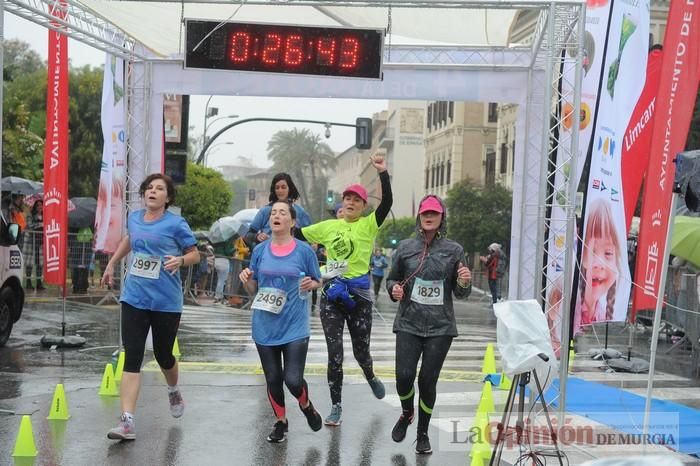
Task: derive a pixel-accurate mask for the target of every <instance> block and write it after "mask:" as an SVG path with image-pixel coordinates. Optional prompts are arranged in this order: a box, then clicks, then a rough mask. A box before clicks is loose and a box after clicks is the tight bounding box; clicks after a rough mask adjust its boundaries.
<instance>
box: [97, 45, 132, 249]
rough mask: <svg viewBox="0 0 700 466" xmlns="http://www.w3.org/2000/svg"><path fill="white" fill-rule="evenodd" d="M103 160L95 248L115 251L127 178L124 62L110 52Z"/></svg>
mask: <svg viewBox="0 0 700 466" xmlns="http://www.w3.org/2000/svg"><path fill="white" fill-rule="evenodd" d="M101 122H102V136H103V138H104V146H103V148H102V163H101V166H100V186H99V191H98V194H97V211H96V214H95V250H97V251H104V252H106V253H108V254H111V253H113V252H114V251H116V249H117V246H118V245H119V241H120V240H121V238H122V228H123V226H122V224H123V213H124V183H125V178H126V163H125V162H126V132H125V128H126V107H125V104H124V61H123V60H121V59H118V58H116V57H114V56H111V55H109V54H107V56H106V61H105V69H104V77H103V82H102V117H101Z"/></svg>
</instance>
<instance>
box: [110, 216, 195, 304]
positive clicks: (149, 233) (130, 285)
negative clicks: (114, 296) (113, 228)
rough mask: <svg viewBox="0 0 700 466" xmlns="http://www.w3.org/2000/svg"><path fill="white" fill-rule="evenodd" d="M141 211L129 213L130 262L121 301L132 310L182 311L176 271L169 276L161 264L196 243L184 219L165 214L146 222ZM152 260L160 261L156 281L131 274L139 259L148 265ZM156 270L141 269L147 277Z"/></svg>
mask: <svg viewBox="0 0 700 466" xmlns="http://www.w3.org/2000/svg"><path fill="white" fill-rule="evenodd" d="M145 212H146V210H145V209H141V210H137V211H136V212H132V213H131V214H129V219H128V221H127V230H128V233H129V243H130V244H131V260H130V261H129V263H128V268H127V275H126V279H125V283H124V289H123V290H122V293H121V297H120V300H121V301H122V302H126V303H128V304H131V305H132V306H134V307H135V308H138V309H144V310H150V311H164V312H181V311H182V282H181V281H180V271H179V269H178V270H177V271H176V272H175V273H174V274H170V272H168V271H167V270H165V268H164V267H163V264H164V263H165V256H181V255H183V252H184V250H185V249H188V248H190V247H192V246H195V245H196V244H197V239H196V238H195V237H194V235H193V234H192V230H190V226H189V225H188V224H187V222H186V221H185V219H184V218H182V217H180V216H179V215H175V214H173V213H171V212H168V211H165V213H164V214H163V216H162V217H160V218H159V219H158V220H156V221H154V222H146V221H144V219H143V215H144V214H145ZM153 257H159V258H160V270H159V273H158V278H147V277H143V276H137V275H134V274H133V273H132V271H134V270H136V269H135V268H134V265H135V264H134V263H135V262H136V261H139V260H141V264H143V263H144V262H145V263H146V264H147V265H148V264H150V262H152V261H151V259H150V258H153ZM155 268H156V267H155V266H153V265H152V264H150V266H146V267H142V270H145V271H146V274H148V273H151V274H152V273H153V270H154V269H155Z"/></svg>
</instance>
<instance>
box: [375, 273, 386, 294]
mask: <svg viewBox="0 0 700 466" xmlns="http://www.w3.org/2000/svg"><path fill="white" fill-rule="evenodd" d="M372 280H373V281H374V296H379V290H380V289H381V288H382V280H384V276H383V275H372Z"/></svg>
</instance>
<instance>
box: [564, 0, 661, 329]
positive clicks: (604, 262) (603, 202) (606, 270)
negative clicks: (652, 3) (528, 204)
mask: <svg viewBox="0 0 700 466" xmlns="http://www.w3.org/2000/svg"><path fill="white" fill-rule="evenodd" d="M648 49H649V1H648V0H645V1H641V2H630V3H628V2H615V3H614V6H613V13H612V14H611V16H610V25H609V33H608V45H607V50H606V55H605V58H604V62H603V70H602V71H603V80H602V86H601V91H600V94H599V96H598V111H597V115H596V118H595V124H594V130H593V140H592V141H591V142H592V152H591V164H590V170H589V177H588V183H587V193H586V204H585V206H584V209H583V215H584V221H583V230H582V231H581V232H580V235H581V238H582V242H583V243H582V247H581V256H580V257H579V259H580V262H579V263H578V266H579V267H578V269H579V276H578V289H576V290H574V298H575V300H576V301H575V303H576V305H575V310H574V331H573V334H574V335H576V334H577V333H579V332H580V331H581V330H582V328H583V327H585V326H587V325H590V324H593V323H595V322H603V321H623V320H625V318H626V317H627V309H628V305H629V297H630V289H631V286H632V282H631V279H630V272H629V265H628V262H627V224H626V217H627V216H626V214H625V202H624V198H623V195H624V192H623V188H622V186H623V177H624V176H626V174H625V173H622V168H621V167H622V163H621V161H622V156H621V154H622V145H623V138H624V135H625V132H626V130H627V128H628V126H629V122H630V119H631V117H632V114H633V112H634V109H635V107H636V105H637V102H638V101H639V98H640V95H641V94H642V90H643V88H644V84H645V80H646V69H647V59H648ZM629 195H632V194H631V193H630V194H629Z"/></svg>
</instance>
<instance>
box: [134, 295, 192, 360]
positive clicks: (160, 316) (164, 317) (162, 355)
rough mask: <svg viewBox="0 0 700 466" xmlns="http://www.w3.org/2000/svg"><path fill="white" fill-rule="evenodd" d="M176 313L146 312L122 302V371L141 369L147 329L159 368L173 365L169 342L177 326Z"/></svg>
mask: <svg viewBox="0 0 700 466" xmlns="http://www.w3.org/2000/svg"><path fill="white" fill-rule="evenodd" d="M180 315H181V314H180V313H179V312H160V311H146V310H143V309H138V308H135V307H134V306H132V305H130V304H127V303H122V342H123V344H124V352H125V353H126V354H125V355H124V372H135V373H138V372H141V364H142V363H143V352H144V349H145V347H146V337H147V336H148V329H149V328H150V329H151V330H152V333H153V353H154V354H155V356H156V361H158V365H159V366H160V367H161V369H165V370H168V369H172V368H173V366H174V365H175V357H174V356H173V343H175V336H177V329H178V327H179V326H180Z"/></svg>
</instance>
